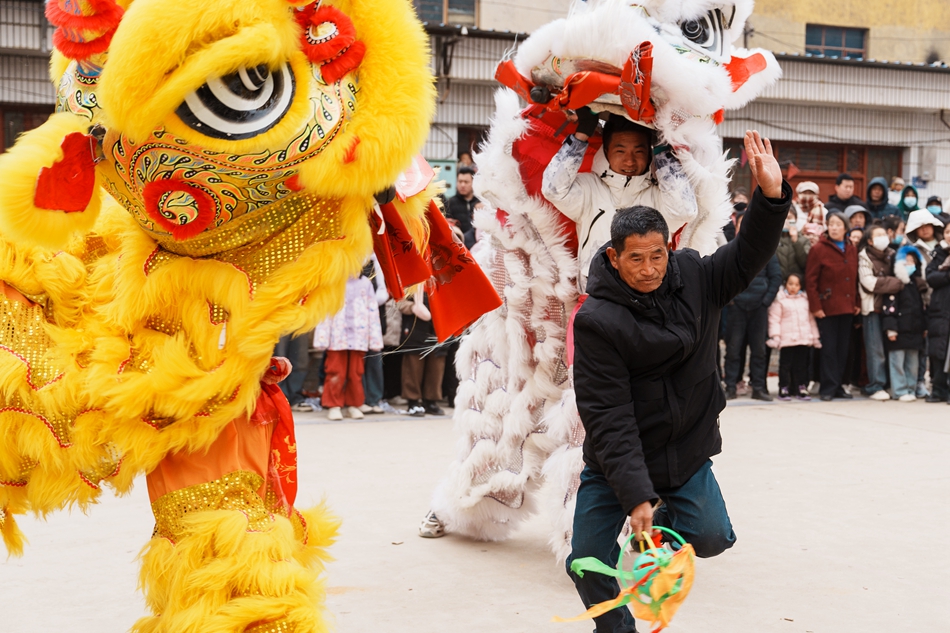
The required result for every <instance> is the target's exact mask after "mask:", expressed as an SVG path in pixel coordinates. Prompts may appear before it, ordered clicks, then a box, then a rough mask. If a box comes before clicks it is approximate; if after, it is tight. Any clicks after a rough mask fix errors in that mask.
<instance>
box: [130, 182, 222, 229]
mask: <svg viewBox="0 0 950 633" xmlns="http://www.w3.org/2000/svg"><path fill="white" fill-rule="evenodd" d="M176 191H180V192H182V193H187V194H189V195H190V196H191V197H192V198H194V199H195V203H196V204H197V205H198V217H197V218H195V219H194V221H192V222H189V223H188V224H177V223H175V222H173V221H171V220H169V219H168V218H166V217H165V216H164V215H162V214H161V211H160V208H159V205H160V204H161V201H162V197H163V196H164V195H165V194H168V193H172V192H176ZM142 197H143V199H144V201H145V211H146V213H148V216H149V217H150V218H152V220H154V221H155V223H156V224H158V225H159V226H160V227H162V228H163V229H165V230H166V231H168V232H169V233H171V234H172V237H173V238H174V239H175V240H176V241H179V242H180V241H183V240H187V239H191V238H193V237H195V236H196V235H198V234H199V233H201V232H202V231H204V230H205V229H206V228H208V227H209V226H210V225H211V223H212V222H214V216H215V204H214V199H213V198H212V197H211V194H209V193H207V192H206V191H204V190H202V189H199V188H198V187H196V186H194V185H192V184H189V183H187V182H185V181H183V180H157V181H154V182H150V183H148V184H147V185H145V190H144V191H143V192H142Z"/></svg>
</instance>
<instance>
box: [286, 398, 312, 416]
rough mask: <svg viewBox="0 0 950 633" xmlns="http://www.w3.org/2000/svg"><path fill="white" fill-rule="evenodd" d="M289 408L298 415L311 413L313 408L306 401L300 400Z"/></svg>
mask: <svg viewBox="0 0 950 633" xmlns="http://www.w3.org/2000/svg"><path fill="white" fill-rule="evenodd" d="M290 408H291V410H293V411H297V412H298V413H313V406H312V405H311V404H310V403H309V402H307V401H306V400H302V401H301V402H298V403H297V404H295V405H293V406H292V407H290Z"/></svg>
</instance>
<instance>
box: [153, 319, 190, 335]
mask: <svg viewBox="0 0 950 633" xmlns="http://www.w3.org/2000/svg"><path fill="white" fill-rule="evenodd" d="M145 327H147V328H148V329H150V330H155V331H156V332H161V333H162V334H167V335H168V336H175V335H176V334H178V332H179V331H180V330H181V327H182V326H181V319H175V320H174V321H169V320H167V319H166V318H165V317H163V316H158V315H152V316H150V317H149V318H148V319H146V321H145Z"/></svg>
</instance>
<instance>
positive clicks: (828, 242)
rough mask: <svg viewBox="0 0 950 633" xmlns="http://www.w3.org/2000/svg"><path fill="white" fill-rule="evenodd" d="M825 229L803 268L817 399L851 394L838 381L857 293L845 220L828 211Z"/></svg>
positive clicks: (854, 253) (855, 261) (858, 309)
mask: <svg viewBox="0 0 950 633" xmlns="http://www.w3.org/2000/svg"><path fill="white" fill-rule="evenodd" d="M827 221H828V232H827V233H826V234H825V235H822V236H821V239H820V240H818V242H817V243H816V244H815V245H814V246H812V248H811V251H810V252H809V253H808V265H807V266H806V270H805V292H806V294H807V295H808V305H809V307H810V308H811V312H812V314H814V315H815V318H816V319H818V331H819V332H821V399H822V400H831V399H832V398H851V397H852V396H851V394H850V393H848V392H847V391H845V389H844V386H843V385H842V380H843V378H844V373H845V370H846V366H847V360H848V345H849V342H850V340H851V329H852V327H853V324H854V316H855V315H857V314H860V313H861V299H860V297H859V296H858V251H857V249H855V248H854V244H852V243H851V242H850V241H848V240H847V233H848V229H849V227H848V221H847V220H846V219H845V218H844V216H842V215H841V214H840V213H829V214H828V218H827Z"/></svg>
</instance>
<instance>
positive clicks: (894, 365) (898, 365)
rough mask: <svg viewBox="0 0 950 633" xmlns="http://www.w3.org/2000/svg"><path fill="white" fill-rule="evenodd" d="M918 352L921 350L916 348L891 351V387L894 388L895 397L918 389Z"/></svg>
mask: <svg viewBox="0 0 950 633" xmlns="http://www.w3.org/2000/svg"><path fill="white" fill-rule="evenodd" d="M918 354H919V352H918V351H917V350H915V349H892V350H891V351H890V354H889V357H890V361H891V389H893V390H894V397H895V398H900V397H901V396H904V395H907V394H908V393H915V392H916V391H917V356H918Z"/></svg>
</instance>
